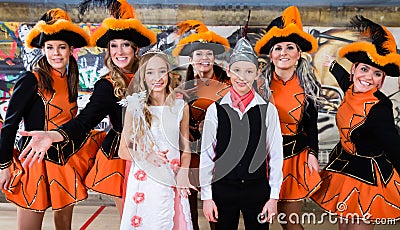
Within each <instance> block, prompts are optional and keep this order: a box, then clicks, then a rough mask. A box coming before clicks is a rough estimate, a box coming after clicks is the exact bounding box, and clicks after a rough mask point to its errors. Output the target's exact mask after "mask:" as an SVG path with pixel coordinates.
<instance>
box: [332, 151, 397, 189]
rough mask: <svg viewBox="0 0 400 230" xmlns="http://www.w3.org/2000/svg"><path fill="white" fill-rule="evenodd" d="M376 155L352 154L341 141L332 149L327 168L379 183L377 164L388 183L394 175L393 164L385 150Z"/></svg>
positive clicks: (361, 179)
mask: <svg viewBox="0 0 400 230" xmlns="http://www.w3.org/2000/svg"><path fill="white" fill-rule="evenodd" d="M374 155H375V156H363V155H360V154H350V153H348V152H347V151H345V150H344V149H343V147H342V145H341V144H340V143H339V144H338V145H336V147H335V148H334V149H333V150H332V153H331V155H330V157H329V158H330V159H331V160H330V163H328V165H327V166H326V168H325V170H326V171H331V172H338V173H341V174H345V175H347V176H351V177H353V178H355V179H357V180H360V181H362V182H364V183H367V184H371V185H377V175H376V170H375V169H374V165H376V167H377V168H378V171H379V174H380V175H379V176H380V177H381V180H382V181H383V183H384V184H387V183H388V182H389V180H390V178H391V177H392V176H393V172H394V171H393V165H392V163H391V162H390V161H388V158H387V157H386V155H385V154H384V153H383V152H382V153H379V154H374ZM374 163H375V164H374Z"/></svg>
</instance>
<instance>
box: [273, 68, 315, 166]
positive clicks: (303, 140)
mask: <svg viewBox="0 0 400 230" xmlns="http://www.w3.org/2000/svg"><path fill="white" fill-rule="evenodd" d="M270 88H271V91H272V96H273V100H271V101H272V102H273V103H274V104H275V106H276V108H277V110H278V114H279V121H280V126H281V132H282V135H283V154H284V158H285V159H287V158H290V157H292V156H295V155H297V154H299V153H301V152H302V151H303V150H304V149H306V148H310V153H312V154H314V155H315V156H316V157H317V153H318V129H317V117H318V114H317V109H316V108H315V106H314V103H313V102H312V101H311V100H310V99H308V97H306V95H305V93H304V89H303V88H302V87H301V86H300V84H299V79H298V77H297V75H296V74H294V75H293V76H292V77H291V78H290V79H289V80H288V81H286V82H284V81H282V80H280V79H279V78H278V77H277V75H276V74H275V73H274V75H273V77H272V79H271V84H270Z"/></svg>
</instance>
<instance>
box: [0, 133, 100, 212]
mask: <svg viewBox="0 0 400 230" xmlns="http://www.w3.org/2000/svg"><path fill="white" fill-rule="evenodd" d="M104 137H105V133H104V132H102V131H92V132H91V134H90V136H89V137H88V138H87V140H86V142H85V143H84V144H83V145H82V147H81V148H80V149H79V150H78V151H77V152H76V153H74V154H73V155H72V156H71V157H70V158H69V159H68V161H67V162H66V163H65V164H64V165H59V164H55V163H53V162H51V161H47V160H44V161H42V162H41V163H35V164H34V165H33V166H32V167H30V168H23V167H22V163H23V162H24V160H25V159H22V160H21V161H20V160H18V155H19V152H18V151H16V152H15V153H14V159H13V164H12V166H11V171H12V178H11V183H10V189H9V190H8V191H5V190H3V191H4V192H5V195H6V199H7V200H8V201H10V202H12V203H15V204H16V205H17V206H19V207H21V208H24V209H29V210H33V211H37V212H43V211H45V210H46V209H47V208H49V207H51V208H52V209H53V210H60V209H62V208H64V207H67V206H69V205H73V204H75V203H77V202H80V201H83V200H85V199H86V198H87V196H88V194H87V189H86V186H85V184H84V183H83V179H84V178H85V176H86V174H87V173H88V169H89V165H90V159H91V158H93V157H94V155H95V153H96V152H97V150H98V149H99V148H100V145H101V142H102V141H103V139H104Z"/></svg>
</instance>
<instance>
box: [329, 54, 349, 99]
mask: <svg viewBox="0 0 400 230" xmlns="http://www.w3.org/2000/svg"><path fill="white" fill-rule="evenodd" d="M329 71H330V72H331V74H332V75H333V76H334V77H335V78H336V81H337V83H338V84H339V86H340V88H341V89H342V90H343V92H346V90H347V89H348V88H349V87H350V85H351V84H352V82H351V81H350V74H349V73H348V72H347V71H346V69H345V68H343V66H341V65H340V64H339V63H337V62H336V61H333V62H332V64H331V66H330V67H329Z"/></svg>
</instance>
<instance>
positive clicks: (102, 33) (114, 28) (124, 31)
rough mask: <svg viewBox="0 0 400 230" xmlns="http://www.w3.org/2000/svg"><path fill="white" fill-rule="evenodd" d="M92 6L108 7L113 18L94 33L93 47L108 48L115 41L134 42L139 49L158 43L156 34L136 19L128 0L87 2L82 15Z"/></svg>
mask: <svg viewBox="0 0 400 230" xmlns="http://www.w3.org/2000/svg"><path fill="white" fill-rule="evenodd" d="M90 4H96V5H97V6H101V5H105V6H107V8H108V9H109V11H110V14H111V16H112V17H108V18H106V19H104V20H103V22H102V24H101V26H100V27H99V28H98V29H97V30H96V31H94V33H93V34H92V36H91V39H90V43H91V45H92V46H98V47H101V48H107V45H108V43H109V42H110V41H111V40H113V39H124V40H128V41H132V42H133V43H135V44H136V45H137V46H138V47H139V48H140V47H145V46H148V45H151V44H154V43H156V41H157V36H156V34H155V33H154V32H153V31H151V30H149V29H148V28H147V27H145V26H144V25H143V24H142V23H141V22H140V20H139V19H137V18H135V10H134V8H133V7H132V6H131V5H130V4H129V3H128V2H127V1H126V0H111V1H110V0H97V1H96V0H86V1H84V2H82V3H81V4H80V13H81V14H83V13H84V12H85V11H86V9H87V8H88V6H89V5H90Z"/></svg>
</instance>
